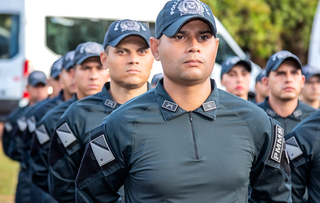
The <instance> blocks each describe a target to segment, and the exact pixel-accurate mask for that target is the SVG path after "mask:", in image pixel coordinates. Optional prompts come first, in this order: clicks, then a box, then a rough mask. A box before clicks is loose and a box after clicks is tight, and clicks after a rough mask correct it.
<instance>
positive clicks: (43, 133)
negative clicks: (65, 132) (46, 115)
mask: <svg viewBox="0 0 320 203" xmlns="http://www.w3.org/2000/svg"><path fill="white" fill-rule="evenodd" d="M36 136H37V138H38V141H39V143H40V144H41V145H43V144H44V143H46V142H48V141H49V140H50V136H49V135H48V133H47V130H46V128H45V126H44V124H42V125H40V126H39V127H38V128H37V129H36Z"/></svg>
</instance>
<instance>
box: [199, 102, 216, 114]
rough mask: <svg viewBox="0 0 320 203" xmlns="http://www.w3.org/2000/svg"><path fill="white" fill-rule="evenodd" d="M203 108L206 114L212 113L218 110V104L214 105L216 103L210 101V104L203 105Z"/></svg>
mask: <svg viewBox="0 0 320 203" xmlns="http://www.w3.org/2000/svg"><path fill="white" fill-rule="evenodd" d="M202 108H203V110H204V111H205V112H207V111H211V110H214V109H216V104H215V103H214V101H209V102H206V103H203V104H202Z"/></svg>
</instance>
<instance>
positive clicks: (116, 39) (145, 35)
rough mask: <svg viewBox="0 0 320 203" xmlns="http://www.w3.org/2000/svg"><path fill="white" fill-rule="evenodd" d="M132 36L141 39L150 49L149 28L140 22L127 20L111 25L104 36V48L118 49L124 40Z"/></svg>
mask: <svg viewBox="0 0 320 203" xmlns="http://www.w3.org/2000/svg"><path fill="white" fill-rule="evenodd" d="M132 35H136V36H139V37H141V38H142V39H144V40H145V41H146V43H147V44H148V47H150V44H149V39H150V37H151V33H150V30H149V28H148V27H147V26H146V25H145V24H143V23H141V22H139V21H134V20H129V19H125V20H118V21H115V22H113V23H111V25H110V26H109V29H108V31H107V33H106V34H105V36H104V40H103V48H104V49H105V48H106V47H107V46H108V45H110V46H112V47H116V46H117V45H118V44H119V43H120V42H121V41H122V40H123V39H124V38H126V37H128V36H132Z"/></svg>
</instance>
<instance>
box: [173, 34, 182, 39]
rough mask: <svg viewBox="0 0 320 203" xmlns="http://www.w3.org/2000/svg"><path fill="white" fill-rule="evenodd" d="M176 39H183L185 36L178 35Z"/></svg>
mask: <svg viewBox="0 0 320 203" xmlns="http://www.w3.org/2000/svg"><path fill="white" fill-rule="evenodd" d="M174 38H175V39H183V36H182V35H177V36H175V37H174Z"/></svg>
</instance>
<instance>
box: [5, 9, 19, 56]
mask: <svg viewBox="0 0 320 203" xmlns="http://www.w3.org/2000/svg"><path fill="white" fill-rule="evenodd" d="M18 39H19V15H12V14H0V59H10V58H12V57H14V56H15V55H16V54H17V53H18V50H19V49H18V48H19V46H18V42H19V40H18Z"/></svg>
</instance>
